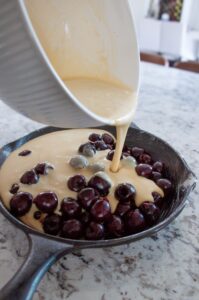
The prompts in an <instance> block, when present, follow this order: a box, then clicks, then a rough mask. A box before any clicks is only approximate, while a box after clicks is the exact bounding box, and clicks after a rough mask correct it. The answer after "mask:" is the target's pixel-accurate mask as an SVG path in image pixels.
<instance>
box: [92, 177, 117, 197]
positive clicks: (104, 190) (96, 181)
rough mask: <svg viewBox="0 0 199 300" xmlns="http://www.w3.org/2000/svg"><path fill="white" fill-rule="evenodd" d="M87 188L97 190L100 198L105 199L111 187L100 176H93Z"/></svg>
mask: <svg viewBox="0 0 199 300" xmlns="http://www.w3.org/2000/svg"><path fill="white" fill-rule="evenodd" d="M88 186H90V187H92V188H94V189H95V190H97V191H98V192H99V194H100V196H102V197H105V196H107V195H108V193H109V189H110V187H111V185H110V183H109V182H108V181H106V180H105V179H104V178H102V177H101V176H98V175H95V176H93V177H92V178H91V179H90V180H89V182H88Z"/></svg>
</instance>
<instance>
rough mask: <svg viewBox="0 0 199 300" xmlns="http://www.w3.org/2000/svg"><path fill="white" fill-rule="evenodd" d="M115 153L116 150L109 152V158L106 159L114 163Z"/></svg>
mask: <svg viewBox="0 0 199 300" xmlns="http://www.w3.org/2000/svg"><path fill="white" fill-rule="evenodd" d="M114 153H115V151H114V150H111V151H109V152H108V154H107V156H106V159H108V160H111V161H112V160H113V156H114Z"/></svg>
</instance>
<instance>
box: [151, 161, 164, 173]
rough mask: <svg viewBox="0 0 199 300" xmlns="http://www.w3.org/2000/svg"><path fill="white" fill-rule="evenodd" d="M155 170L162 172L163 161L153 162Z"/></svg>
mask: <svg viewBox="0 0 199 300" xmlns="http://www.w3.org/2000/svg"><path fill="white" fill-rule="evenodd" d="M153 171H155V172H159V173H161V172H162V171H163V163H162V162H161V161H156V162H155V163H154V164H153Z"/></svg>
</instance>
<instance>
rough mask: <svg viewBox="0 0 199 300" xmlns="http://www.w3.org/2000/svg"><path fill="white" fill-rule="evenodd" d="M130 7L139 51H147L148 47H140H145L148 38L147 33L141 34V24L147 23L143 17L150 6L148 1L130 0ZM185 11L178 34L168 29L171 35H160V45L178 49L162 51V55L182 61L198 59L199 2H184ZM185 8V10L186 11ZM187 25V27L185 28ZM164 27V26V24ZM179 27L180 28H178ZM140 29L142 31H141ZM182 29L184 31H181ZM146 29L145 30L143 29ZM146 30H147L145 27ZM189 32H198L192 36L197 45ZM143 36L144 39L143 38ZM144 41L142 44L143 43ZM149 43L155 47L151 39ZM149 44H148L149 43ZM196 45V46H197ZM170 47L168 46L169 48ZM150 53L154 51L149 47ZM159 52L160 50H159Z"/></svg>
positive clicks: (193, 0)
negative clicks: (182, 59)
mask: <svg viewBox="0 0 199 300" xmlns="http://www.w3.org/2000/svg"><path fill="white" fill-rule="evenodd" d="M130 3H131V6H132V10H133V13H134V17H135V23H136V27H137V34H138V41H139V44H140V46H141V49H142V48H143V49H146V50H147V49H148V47H147V48H146V47H145V46H142V45H146V44H147V37H148V33H147V32H146V33H145V31H147V30H145V31H144V32H143V28H145V27H146V26H145V27H144V26H143V24H145V23H146V22H147V21H145V20H144V17H145V16H146V15H147V11H148V7H149V4H150V0H130ZM185 5H186V6H185V10H184V14H183V20H184V22H183V24H184V25H183V26H182V30H181V31H182V32H181V33H180V32H179V33H178V32H177V33H176V35H175V33H174V31H173V30H172V29H168V30H172V35H171V34H170V33H169V31H168V33H167V37H163V35H161V37H162V40H163V41H162V43H163V44H165V45H171V44H172V46H173V47H174V48H175V46H176V45H177V44H178V45H177V49H178V48H179V50H175V49H174V50H175V51H174V50H173V51H172V50H171V51H170V52H171V53H170V52H169V51H166V52H165V51H163V52H164V53H168V54H171V55H176V56H178V55H179V56H181V57H182V58H184V59H195V58H199V17H198V14H199V0H186V2H185ZM186 8H187V9H186ZM186 24H187V26H186ZM165 25H166V24H165ZM172 26H173V24H172V23H170V27H172ZM179 27H180V26H179ZM141 28H142V29H141ZM183 28H184V29H183ZM145 29H146V28H145ZM147 29H149V28H148V27H147ZM190 30H196V31H198V33H197V32H195V33H194V34H196V35H197V36H198V37H197V39H198V44H195V40H194V39H193V38H192V35H191V34H192V33H191V31H190ZM153 35H156V31H154V29H153ZM143 36H144V37H143ZM169 36H173V40H172V39H170V38H169ZM179 38H180V39H181V40H179ZM177 40H179V41H178V42H177ZM143 41H144V43H143ZM151 43H152V45H156V43H155V42H154V41H152V37H151ZM149 44H150V43H149ZM197 45H198V46H197ZM169 47H170V46H169ZM149 48H150V50H151V51H155V52H158V51H156V50H155V49H153V47H150V46H149ZM160 51H161V50H160Z"/></svg>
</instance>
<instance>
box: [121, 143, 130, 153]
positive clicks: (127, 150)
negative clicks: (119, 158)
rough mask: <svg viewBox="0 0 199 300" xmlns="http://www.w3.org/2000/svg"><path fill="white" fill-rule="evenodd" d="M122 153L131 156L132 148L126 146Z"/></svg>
mask: <svg viewBox="0 0 199 300" xmlns="http://www.w3.org/2000/svg"><path fill="white" fill-rule="evenodd" d="M122 152H124V153H129V154H131V148H130V147H128V146H127V145H124V147H123V149H122Z"/></svg>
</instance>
